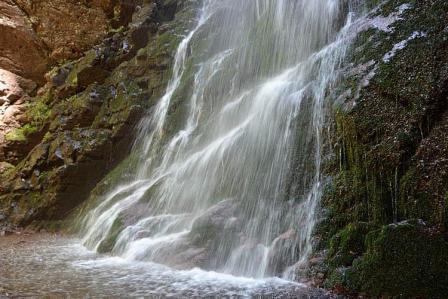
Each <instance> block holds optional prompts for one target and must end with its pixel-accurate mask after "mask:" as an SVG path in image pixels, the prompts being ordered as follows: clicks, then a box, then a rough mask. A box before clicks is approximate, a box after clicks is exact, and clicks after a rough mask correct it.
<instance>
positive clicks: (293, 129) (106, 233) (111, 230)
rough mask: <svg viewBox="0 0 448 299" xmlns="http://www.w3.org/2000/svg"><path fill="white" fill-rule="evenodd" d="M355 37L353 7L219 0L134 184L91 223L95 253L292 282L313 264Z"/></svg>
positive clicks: (151, 129)
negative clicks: (344, 68) (327, 156)
mask: <svg viewBox="0 0 448 299" xmlns="http://www.w3.org/2000/svg"><path fill="white" fill-rule="evenodd" d="M350 24H351V13H350V5H349V4H347V1H342V0H244V1H241V0H206V1H205V2H204V4H203V8H202V10H201V13H200V17H199V21H198V22H197V25H196V26H195V27H194V28H193V29H192V30H191V31H190V32H189V33H188V34H187V36H186V37H185V38H184V39H183V41H182V42H181V43H180V45H179V47H178V50H177V53H176V55H175V63H174V67H173V75H172V78H171V80H170V82H169V84H168V87H167V90H166V93H165V95H164V96H163V97H162V98H161V99H160V101H159V103H158V104H157V105H156V107H155V108H154V109H153V110H152V111H151V113H150V116H149V117H148V118H147V119H145V120H144V121H143V122H142V124H141V128H142V129H141V131H140V135H139V138H138V142H137V144H136V147H135V151H136V152H137V153H139V155H141V162H140V163H139V165H140V166H139V169H138V170H137V171H136V175H135V179H134V180H132V181H131V182H127V181H126V182H125V181H124V182H123V185H121V186H117V187H116V188H115V189H114V190H113V191H111V192H110V193H109V194H108V195H107V196H105V198H103V199H102V201H101V203H100V204H99V205H98V206H97V207H96V208H94V209H93V210H91V211H90V212H89V213H88V215H87V216H86V218H85V219H84V221H83V223H84V231H83V233H84V244H85V245H86V246H87V247H88V248H91V249H96V250H101V251H107V250H110V251H111V253H112V254H113V255H117V256H121V257H123V258H125V259H128V260H138V261H151V262H156V263H161V264H165V265H169V266H172V267H176V268H191V267H195V266H199V267H201V268H203V269H206V270H214V271H217V272H223V273H229V274H232V275H239V276H248V277H256V278H259V277H265V276H274V275H275V276H286V277H287V278H292V277H291V275H293V273H294V271H293V269H294V267H293V266H295V265H297V263H299V264H300V263H303V262H304V261H306V259H307V257H308V256H309V254H310V252H311V237H312V232H313V228H314V226H315V223H316V221H317V216H316V215H317V211H316V210H317V207H318V203H319V198H320V189H321V179H322V178H321V173H320V168H321V156H322V147H323V146H322V130H323V126H324V120H325V107H326V104H325V98H326V93H327V91H328V90H329V88H330V87H331V86H332V84H333V83H334V82H335V80H336V78H337V72H336V70H337V68H338V67H339V66H340V63H341V60H342V59H343V57H344V55H345V51H346V49H347V48H348V46H349V42H350V39H351V37H350V34H349V33H350ZM105 248H107V250H105Z"/></svg>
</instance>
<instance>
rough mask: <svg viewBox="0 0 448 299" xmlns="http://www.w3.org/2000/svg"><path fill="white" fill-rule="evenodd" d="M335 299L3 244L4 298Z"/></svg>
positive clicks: (53, 241)
mask: <svg viewBox="0 0 448 299" xmlns="http://www.w3.org/2000/svg"><path fill="white" fill-rule="evenodd" d="M5 295H6V296H8V295H9V296H39V297H40V296H43V295H45V296H49V295H50V296H52V297H53V296H55V297H68V296H70V297H72V298H79V297H83V298H88V297H91V298H98V297H103V298H104V297H109V298H110V297H115V298H116V297H121V298H122V297H135V296H144V297H149V298H210V297H212V298H329V297H328V296H326V295H325V294H324V293H322V292H320V291H318V290H313V289H310V288H307V287H306V286H304V285H301V284H296V283H293V282H289V281H285V280H281V279H278V278H269V279H263V280H257V279H250V278H242V277H235V276H231V275H226V274H220V273H216V272H206V271H203V270H200V269H193V270H184V271H183V270H173V269H170V268H168V267H165V266H162V265H158V264H153V263H143V262H126V261H124V260H123V259H121V258H117V257H107V256H101V255H98V254H96V253H94V252H91V251H88V250H86V249H85V248H84V247H83V246H81V245H80V243H79V241H78V240H76V239H70V238H65V237H56V236H48V235H44V236H42V235H35V236H26V237H15V236H14V237H3V238H0V297H2V296H5Z"/></svg>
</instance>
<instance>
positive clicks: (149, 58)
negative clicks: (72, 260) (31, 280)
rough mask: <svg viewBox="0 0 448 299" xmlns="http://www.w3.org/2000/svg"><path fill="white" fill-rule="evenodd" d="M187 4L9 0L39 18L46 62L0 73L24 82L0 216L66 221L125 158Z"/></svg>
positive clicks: (0, 185)
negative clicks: (33, 68) (39, 67)
mask: <svg viewBox="0 0 448 299" xmlns="http://www.w3.org/2000/svg"><path fill="white" fill-rule="evenodd" d="M182 3H183V1H181V0H179V1H173V0H166V1H143V0H142V1H81V2H80V1H33V2H29V1H16V2H14V3H12V2H11V3H9V2H8V5H10V6H11V7H14V9H16V11H21V12H22V13H21V14H20V16H23V18H25V19H27V20H33V22H34V23H33V24H34V27H33V26H31V25H30V26H31V27H27V28H28V29H27V30H30V32H32V33H33V36H34V37H36V40H38V41H39V42H40V43H42V44H43V45H45V46H44V49H45V51H43V52H42V53H44V54H45V55H42V56H43V57H44V58H45V59H46V60H45V59H44V62H45V63H43V65H44V66H45V67H43V71H42V72H40V73H39V74H36V77H30V76H28V72H29V71H30V70H31V68H30V67H29V66H24V67H23V68H22V71H23V73H20V75H18V73H19V72H18V71H15V70H12V69H10V70H3V73H2V72H0V76H2V78H3V77H5V76H6V77H8V76H9V77H8V78H10V77H11V78H16V79H15V81H13V83H10V84H9V85H8V89H12V88H11V87H14V88H15V87H17V89H19V88H22V89H23V92H22V93H21V94H19V95H18V96H17V99H16V102H14V103H11V102H8V103H7V108H6V109H4V113H3V115H1V117H2V118H1V119H0V124H1V125H2V127H3V130H2V131H0V178H1V180H0V222H2V223H3V224H4V225H6V223H8V224H9V225H11V224H12V225H19V226H24V225H29V224H30V223H32V222H35V221H40V222H42V221H54V220H58V219H63V218H64V217H66V216H67V215H68V214H69V213H70V212H71V211H72V210H73V209H74V208H75V207H77V206H78V205H79V204H80V203H82V202H83V201H84V200H85V199H86V198H87V197H88V195H89V192H90V191H91V190H92V189H93V188H94V187H95V185H96V184H97V183H98V182H99V181H100V180H101V179H102V178H103V177H104V176H105V175H106V174H107V173H108V172H109V171H110V170H112V169H113V168H114V167H115V166H116V165H117V164H118V163H119V162H120V161H121V160H123V158H124V157H126V155H127V154H128V153H129V150H130V148H131V146H132V143H133V139H134V134H133V133H134V132H135V131H136V130H135V125H136V124H137V123H138V122H139V120H140V119H141V118H142V117H143V116H144V115H145V114H146V113H147V111H148V110H149V109H150V107H151V106H152V104H154V101H155V100H156V99H157V98H158V97H159V96H160V95H161V94H162V93H163V92H164V89H165V86H166V83H167V80H168V79H169V77H170V71H171V62H172V55H173V54H174V51H175V49H176V47H177V43H178V41H179V38H180V37H179V32H177V31H176V29H175V26H174V25H173V24H172V23H173V22H172V20H173V19H175V16H176V13H178V12H179V11H181V10H182V6H183V4H182ZM19 8H20V10H19ZM191 17H192V16H186V17H184V18H180V19H182V20H185V22H187V21H186V20H187V19H188V20H190V18H191ZM64 20H65V21H64ZM87 20H88V22H87ZM87 23H88V24H87ZM30 28H31V29H30ZM55 32H57V33H58V34H56V35H55ZM78 36H79V37H80V39H78V40H77V39H76V37H78ZM29 46H30V47H31V45H29ZM3 53H4V52H0V57H3V56H4V54H3ZM78 57H79V59H76V58H78ZM14 65H17V64H15V63H14ZM52 65H56V66H55V67H53V68H51V70H50V71H48V72H47V73H46V74H45V76H44V75H43V73H44V71H46V70H48V69H49V68H50V67H51V66H52ZM14 72H15V73H14ZM33 76H34V75H33ZM39 76H42V78H41V80H42V82H41V81H40V80H38V79H39V78H40V77H39ZM25 78H26V79H25ZM21 80H22V81H23V84H22V83H21V82H22V81H21ZM25 83H26V84H29V85H30V86H29V87H28V85H26V84H25ZM21 84H22V85H21ZM25 87H28V89H26V90H25V89H24V88H25Z"/></svg>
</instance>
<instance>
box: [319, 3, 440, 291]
mask: <svg viewBox="0 0 448 299" xmlns="http://www.w3.org/2000/svg"><path fill="white" fill-rule="evenodd" d="M372 4H376V3H372ZM372 6H373V5H372ZM359 26H360V27H362V29H363V31H362V32H361V33H360V35H359V37H358V38H357V41H356V43H355V45H354V47H353V50H352V52H351V54H350V55H349V57H348V58H347V60H348V67H347V69H346V71H345V75H346V76H345V80H344V81H343V82H342V83H341V84H340V86H338V90H337V92H335V93H334V94H333V95H332V98H333V101H334V103H335V105H334V107H333V111H334V117H333V122H332V123H333V125H332V127H333V130H332V133H331V134H330V135H331V138H330V140H331V141H330V147H331V150H330V152H331V153H332V154H331V155H330V156H329V157H328V159H327V163H326V169H325V171H326V173H327V174H328V175H329V177H330V178H331V183H329V184H328V185H327V188H326V192H325V195H324V198H323V203H322V204H323V211H324V215H322V216H323V218H324V219H325V220H323V222H322V223H321V226H320V228H319V230H318V239H319V240H320V241H321V242H320V243H319V245H318V246H321V248H320V249H323V251H321V254H322V252H323V253H324V254H323V256H325V258H324V259H325V262H324V266H323V268H320V271H322V272H323V273H325V275H323V274H322V273H321V274H320V276H319V277H320V279H321V281H320V283H322V282H323V281H325V282H324V283H323V285H325V286H326V287H330V288H333V289H334V290H336V291H339V292H342V293H349V294H350V293H351V294H367V295H369V296H374V297H376V296H402V297H403V298H409V297H424V298H443V297H445V296H446V294H448V270H447V269H448V243H447V240H448V230H447V228H448V139H447V133H448V98H447V96H448V2H446V1H444V0H439V1H438V0H428V1H403V0H389V1H385V2H384V3H383V4H381V5H380V7H379V8H378V9H375V10H374V11H373V12H371V13H370V14H369V15H368V17H367V19H365V20H364V21H363V22H362V23H360V24H359ZM320 257H321V258H322V255H321V256H320ZM319 260H320V259H319V258H318V257H317V258H316V259H315V261H319ZM317 264H319V263H317ZM319 267H322V264H320V266H316V268H319ZM314 270H316V269H314ZM317 272H319V270H318V271H317Z"/></svg>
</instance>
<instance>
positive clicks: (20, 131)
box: [5, 124, 38, 142]
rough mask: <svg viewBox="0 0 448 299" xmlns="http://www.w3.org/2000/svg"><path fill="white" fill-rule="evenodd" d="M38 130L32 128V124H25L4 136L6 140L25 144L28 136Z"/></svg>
mask: <svg viewBox="0 0 448 299" xmlns="http://www.w3.org/2000/svg"><path fill="white" fill-rule="evenodd" d="M37 131H38V128H36V127H34V126H33V125H32V124H26V125H24V126H23V127H20V128H17V129H14V130H12V131H11V132H9V133H8V134H6V136H5V137H6V140H8V141H17V142H25V141H27V137H28V136H29V135H30V134H33V133H36V132H37Z"/></svg>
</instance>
